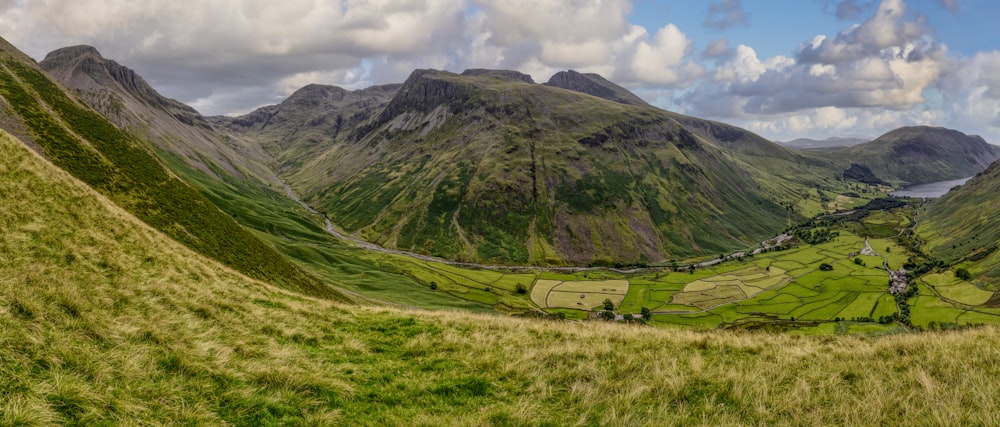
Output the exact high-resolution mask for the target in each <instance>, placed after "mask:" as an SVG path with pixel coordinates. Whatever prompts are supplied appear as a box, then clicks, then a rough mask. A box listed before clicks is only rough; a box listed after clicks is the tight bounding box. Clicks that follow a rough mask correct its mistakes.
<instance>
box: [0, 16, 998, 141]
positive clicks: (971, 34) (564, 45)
mask: <svg viewBox="0 0 1000 427" xmlns="http://www.w3.org/2000/svg"><path fill="white" fill-rule="evenodd" d="M998 18H1000V2H997V1H994V0H703V1H690V0H685V1H681V0H659V1H657V0H559V1H557V0H282V1H280V2H261V1H250V0H204V1H201V2H199V7H197V8H192V7H190V6H189V5H188V4H186V3H184V2H177V1H174V0H146V1H142V2H136V1H129V0H31V1H30V2H29V1H25V0H0V36H3V37H4V38H6V39H7V40H8V41H10V42H12V43H14V45H15V46H18V47H19V48H21V49H22V50H24V51H25V52H26V53H27V54H29V55H30V56H32V57H34V58H36V59H39V60H40V59H42V58H43V57H44V56H45V54H46V53H47V52H49V51H51V50H54V49H57V48H59V47H63V46H68V45H75V44H89V45H92V46H95V47H96V48H98V50H100V51H101V52H102V53H103V54H104V56H105V57H108V58H110V59H114V60H116V61H118V62H120V63H122V64H124V65H126V66H129V67H131V68H133V69H135V70H136V71H138V72H139V73H140V75H142V76H144V77H145V78H146V79H147V80H148V81H149V82H150V83H151V84H152V85H153V86H154V87H155V88H156V89H157V90H159V91H160V92H162V93H164V94H165V95H167V96H170V97H173V98H176V99H178V100H180V101H182V102H185V103H187V104H189V105H192V106H194V107H195V108H197V109H198V110H199V111H202V112H203V113H205V114H240V113H245V112H248V111H251V110H252V109H254V108H256V107H259V106H262V105H267V104H274V103H277V102H280V101H281V100H282V99H284V98H285V97H287V96H288V95H289V94H291V93H292V92H294V91H295V90H296V89H298V88H300V87H302V86H305V85H306V84H309V83H321V84H333V85H339V86H342V87H345V88H348V89H358V88H362V87H366V86H369V85H372V84H382V83H393V82H401V81H403V80H404V79H405V78H406V77H407V75H409V73H410V72H411V71H412V70H413V69H415V68H437V69H445V70H449V71H455V72H460V71H462V70H463V69H466V68H502V69H515V70H519V71H522V72H525V73H528V74H530V75H532V76H533V77H534V79H535V80H536V81H539V82H544V81H546V80H548V78H549V76H551V75H552V74H554V73H555V72H557V71H561V70H565V69H575V70H578V71H583V72H596V73H599V74H601V75H603V76H605V77H607V78H609V79H610V80H612V81H615V82H617V83H619V84H621V85H623V86H625V87H627V88H629V89H630V90H632V91H634V92H635V93H636V94H638V95H639V96H641V97H643V98H644V99H646V100H647V101H649V102H651V103H653V104H654V105H657V106H659V107H661V108H665V109H670V110H673V111H677V112H681V113H684V114H690V115H695V116H699V117H705V118H709V119H714V120H719V121H724V122H728V123H732V124H735V125H738V126H742V127H745V128H747V129H750V130H752V131H754V132H757V133H760V134H761V135H763V136H765V137H767V138H771V139H775V140H789V139H793V138H798V137H811V138H826V137H830V136H857V137H875V136H878V135H880V134H881V133H884V132H887V131H889V130H892V129H894V128H896V127H899V126H906V125H930V126H943V127H950V128H954V129H958V130H961V131H963V132H966V133H970V134H980V135H982V136H984V137H985V138H986V139H987V140H988V141H990V142H992V143H994V144H1000V30H998V29H997V28H998V27H997V25H996V23H995V21H996V20H997V19H998Z"/></svg>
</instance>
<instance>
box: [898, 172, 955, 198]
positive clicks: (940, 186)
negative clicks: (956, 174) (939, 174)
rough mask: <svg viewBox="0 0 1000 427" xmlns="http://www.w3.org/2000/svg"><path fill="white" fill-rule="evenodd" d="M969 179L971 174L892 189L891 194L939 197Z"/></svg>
mask: <svg viewBox="0 0 1000 427" xmlns="http://www.w3.org/2000/svg"><path fill="white" fill-rule="evenodd" d="M970 179H972V177H971V176H970V177H968V178H962V179H953V180H951V181H939V182H932V183H930V184H920V185H914V186H910V187H903V188H902V189H900V190H896V191H893V192H892V195H893V196H897V197H929V198H936V197H941V196H943V195H944V193H947V192H948V190H951V189H952V187H955V186H956V185H962V184H965V182H966V181H968V180H970Z"/></svg>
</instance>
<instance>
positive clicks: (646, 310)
mask: <svg viewBox="0 0 1000 427" xmlns="http://www.w3.org/2000/svg"><path fill="white" fill-rule="evenodd" d="M640 313H642V318H643V319H647V320H648V319H649V316H652V315H653V313H652V311H651V310H650V309H649V308H648V307H643V308H642V310H641V311H640Z"/></svg>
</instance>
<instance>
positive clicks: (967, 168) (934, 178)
mask: <svg viewBox="0 0 1000 427" xmlns="http://www.w3.org/2000/svg"><path fill="white" fill-rule="evenodd" d="M815 154H816V155H819V156H821V157H828V158H831V159H834V160H836V161H838V162H839V163H840V164H841V166H842V167H843V168H844V169H845V170H846V169H848V168H849V167H851V165H852V164H860V165H863V166H865V167H867V168H868V169H870V171H871V172H872V173H873V174H874V175H875V176H876V177H877V178H878V179H880V180H882V181H887V182H890V183H893V184H904V185H913V184H926V183H930V182H938V181H950V180H953V179H959V178H965V177H969V176H972V175H975V174H977V173H979V172H981V171H982V170H983V169H986V167H987V166H989V165H990V163H993V161H994V160H997V159H1000V147H996V146H993V145H990V144H988V143H986V141H985V140H983V138H981V137H979V136H970V135H966V134H964V133H962V132H959V131H956V130H951V129H944V128H935V127H928V126H909V127H902V128H899V129H896V130H893V131H890V132H887V133H886V134H885V135H882V136H880V137H878V138H877V139H875V140H874V141H871V142H866V143H864V144H858V145H855V146H852V147H846V148H836V149H822V150H817V151H815Z"/></svg>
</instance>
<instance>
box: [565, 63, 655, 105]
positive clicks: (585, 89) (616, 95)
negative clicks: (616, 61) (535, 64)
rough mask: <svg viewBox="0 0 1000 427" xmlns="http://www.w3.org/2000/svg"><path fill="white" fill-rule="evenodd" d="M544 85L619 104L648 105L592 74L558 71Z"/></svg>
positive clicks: (626, 91) (619, 87)
mask: <svg viewBox="0 0 1000 427" xmlns="http://www.w3.org/2000/svg"><path fill="white" fill-rule="evenodd" d="M545 85H546V86H552V87H558V88H563V89H567V90H572V91H574V92H580V93H585V94H587V95H593V96H596V97H598V98H604V99H607V100H609V101H614V102H617V103H620V104H628V105H643V106H648V105H649V104H647V103H646V101H643V100H642V98H639V97H638V96H636V95H635V94H633V93H632V92H630V91H629V90H628V89H625V88H623V87H621V86H618V85H616V84H614V83H612V82H610V81H608V80H607V79H605V78H604V77H601V76H600V75H598V74H594V73H578V72H576V71H573V70H567V71H560V72H558V73H556V74H554V75H553V76H552V77H551V78H549V81H548V82H546V83H545Z"/></svg>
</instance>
